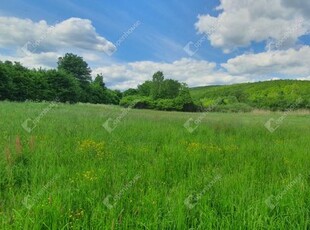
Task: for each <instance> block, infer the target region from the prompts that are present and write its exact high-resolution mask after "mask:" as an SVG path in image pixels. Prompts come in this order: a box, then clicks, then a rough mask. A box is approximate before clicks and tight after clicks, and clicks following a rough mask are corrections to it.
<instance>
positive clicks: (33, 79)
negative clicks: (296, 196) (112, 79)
mask: <svg viewBox="0 0 310 230" xmlns="http://www.w3.org/2000/svg"><path fill="white" fill-rule="evenodd" d="M90 72H91V71H90V69H89V67H88V65H87V63H86V62H85V61H83V59H82V58H81V57H78V56H76V55H73V54H66V55H65V57H63V58H59V61H58V69H57V70H56V69H52V70H42V69H28V68H25V67H23V66H22V65H21V64H20V63H18V62H15V63H12V62H10V61H6V62H4V63H3V62H0V100H12V101H26V100H32V101H55V100H59V101H60V102H70V103H76V102H89V103H95V104H96V103H101V104H118V103H119V100H120V98H121V97H122V95H121V93H120V92H119V91H113V90H109V89H107V88H106V87H105V83H104V81H103V76H102V75H97V76H96V78H95V80H94V81H92V80H91V78H90Z"/></svg>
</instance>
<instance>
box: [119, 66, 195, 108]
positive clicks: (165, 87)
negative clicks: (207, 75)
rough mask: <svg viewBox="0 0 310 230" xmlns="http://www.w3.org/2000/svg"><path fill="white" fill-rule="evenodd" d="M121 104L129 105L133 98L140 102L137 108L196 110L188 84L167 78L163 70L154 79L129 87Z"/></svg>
mask: <svg viewBox="0 0 310 230" xmlns="http://www.w3.org/2000/svg"><path fill="white" fill-rule="evenodd" d="M123 96H124V97H123V99H122V100H121V103H120V105H122V106H129V104H130V103H131V102H132V101H133V100H137V99H139V100H140V102H139V103H138V104H137V105H136V106H135V108H141V109H157V110H166V111H173V110H176V111H196V110H197V106H196V105H195V104H194V102H193V100H192V98H191V96H190V93H189V89H188V87H187V85H186V84H182V83H180V82H178V81H176V80H172V79H165V78H164V75H163V73H162V72H160V71H158V72H156V73H155V74H154V75H153V80H152V81H145V82H144V83H143V84H141V85H139V86H138V88H137V89H128V90H127V91H125V92H124V94H123Z"/></svg>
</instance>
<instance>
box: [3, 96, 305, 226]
mask: <svg viewBox="0 0 310 230" xmlns="http://www.w3.org/2000/svg"><path fill="white" fill-rule="evenodd" d="M48 106H49V104H48V103H36V104H35V103H9V102H1V103H0V117H1V119H0V131H1V139H0V146H1V148H2V151H1V152H2V153H3V154H2V157H1V159H0V173H1V175H0V224H1V227H0V229H190V228H192V229H305V230H306V229H309V228H310V223H309V222H310V213H309V212H310V187H309V186H310V177H309V162H310V137H309V133H310V120H309V114H307V113H305V114H297V113H293V114H289V115H288V116H287V117H286V118H285V120H284V121H283V124H282V125H281V126H280V127H279V128H278V129H277V130H276V131H275V132H273V133H270V132H269V131H268V130H267V129H266V128H265V127H264V124H265V122H266V121H267V120H268V119H270V118H272V117H273V118H279V117H281V116H282V115H283V114H282V113H270V114H268V113H264V114H255V113H247V114H220V113H209V114H206V116H205V117H204V119H203V120H202V122H201V124H200V125H199V126H198V128H197V129H196V130H195V131H194V132H192V133H190V132H188V131H187V130H186V129H185V128H184V126H183V124H184V123H185V122H186V121H187V120H188V119H189V118H191V117H192V118H193V119H194V120H195V119H197V118H198V117H199V116H200V114H197V113H178V112H160V111H148V110H131V111H129V112H128V114H127V115H126V116H124V118H123V119H121V121H120V123H119V124H118V126H117V127H116V128H115V129H114V130H113V131H112V132H111V133H109V132H107V131H106V130H105V129H104V128H103V127H102V124H103V123H104V122H105V121H106V120H107V119H108V118H113V119H115V118H117V117H119V116H120V114H122V109H121V108H120V107H117V106H100V105H97V106H94V105H85V104H78V105H65V104H59V105H58V106H57V107H54V108H52V109H51V110H50V111H48V112H47V113H46V114H45V115H44V116H42V118H41V120H40V122H39V123H38V125H37V127H36V128H35V129H34V130H33V131H32V132H31V133H28V132H26V131H25V130H24V129H23V128H22V126H21V124H22V123H23V122H24V121H25V120H26V119H27V118H31V119H34V118H36V117H37V116H38V115H39V114H40V113H42V111H44V109H45V108H47V107H48ZM272 195H273V196H274V198H273V199H272V200H271V203H272V204H274V203H276V205H275V206H274V207H273V208H270V207H271V206H270V205H269V206H270V207H269V206H268V205H267V204H266V199H268V198H269V197H270V196H272ZM27 197H28V200H27ZM106 197H108V198H109V200H110V204H111V205H112V207H111V206H110V207H111V208H109V207H108V205H107V204H108V202H107V199H106ZM185 203H187V204H189V205H185ZM267 203H268V202H267ZM27 207H28V208H27Z"/></svg>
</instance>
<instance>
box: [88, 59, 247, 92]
mask: <svg viewBox="0 0 310 230" xmlns="http://www.w3.org/2000/svg"><path fill="white" fill-rule="evenodd" d="M156 71H163V72H164V74H165V76H166V78H172V79H176V80H179V81H182V82H185V83H187V84H188V85H189V86H191V87H193V86H202V85H210V84H231V83H237V82H246V81H250V80H249V79H247V78H246V77H242V76H232V75H229V74H227V73H225V72H223V71H221V70H218V69H217V66H216V64H215V63H213V62H208V61H199V60H194V59H188V58H183V59H180V60H177V61H174V62H171V63H161V62H152V61H140V62H131V63H127V64H119V65H112V66H107V67H102V68H97V69H95V70H94V71H93V73H94V74H99V73H102V74H103V76H104V78H105V81H106V82H107V84H108V85H109V86H110V87H112V88H115V89H120V90H124V89H127V88H134V87H136V86H137V85H138V84H141V83H143V82H144V81H146V80H151V79H152V76H153V74H154V73H155V72H156Z"/></svg>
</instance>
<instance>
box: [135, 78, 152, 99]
mask: <svg viewBox="0 0 310 230" xmlns="http://www.w3.org/2000/svg"><path fill="white" fill-rule="evenodd" d="M152 86H153V82H152V81H145V82H144V83H143V84H141V85H138V92H139V94H140V95H141V96H146V97H149V96H151V90H152Z"/></svg>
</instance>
